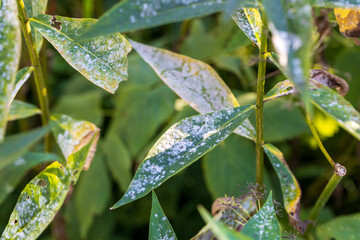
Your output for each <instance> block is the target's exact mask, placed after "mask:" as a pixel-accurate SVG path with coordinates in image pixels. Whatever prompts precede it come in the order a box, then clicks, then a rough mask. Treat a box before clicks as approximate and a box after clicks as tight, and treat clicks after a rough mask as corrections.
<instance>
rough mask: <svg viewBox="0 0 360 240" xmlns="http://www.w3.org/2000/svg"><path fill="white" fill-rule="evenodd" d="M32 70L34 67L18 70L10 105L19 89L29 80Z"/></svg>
mask: <svg viewBox="0 0 360 240" xmlns="http://www.w3.org/2000/svg"><path fill="white" fill-rule="evenodd" d="M33 70H34V67H24V68H23V69H21V70H19V71H18V72H17V74H16V80H15V87H14V89H13V92H12V93H11V98H10V103H9V104H11V101H13V100H14V98H15V96H16V94H17V93H18V92H19V90H20V88H21V87H22V85H24V83H25V82H26V81H27V80H28V79H29V77H30V74H31V72H32V71H33Z"/></svg>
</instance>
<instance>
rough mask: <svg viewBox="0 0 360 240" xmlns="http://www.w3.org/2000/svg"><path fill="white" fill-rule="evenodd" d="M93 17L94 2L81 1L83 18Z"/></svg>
mask: <svg viewBox="0 0 360 240" xmlns="http://www.w3.org/2000/svg"><path fill="white" fill-rule="evenodd" d="M93 15H94V0H83V17H84V18H91V17H93Z"/></svg>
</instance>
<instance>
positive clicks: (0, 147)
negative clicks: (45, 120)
mask: <svg viewBox="0 0 360 240" xmlns="http://www.w3.org/2000/svg"><path fill="white" fill-rule="evenodd" d="M50 129H51V126H50V125H48V126H46V127H42V128H39V129H36V130H32V131H29V132H25V133H21V134H17V135H13V136H11V137H8V138H6V139H5V141H4V142H3V143H1V144H0V169H1V168H3V167H4V166H6V165H8V164H11V163H12V162H14V161H16V160H17V159H18V158H19V157H21V156H22V155H23V154H25V153H26V152H27V151H28V149H29V148H30V147H31V146H33V145H34V144H35V143H37V142H38V141H39V140H40V139H41V138H43V137H44V135H45V134H46V133H47V132H48V131H49V130H50Z"/></svg>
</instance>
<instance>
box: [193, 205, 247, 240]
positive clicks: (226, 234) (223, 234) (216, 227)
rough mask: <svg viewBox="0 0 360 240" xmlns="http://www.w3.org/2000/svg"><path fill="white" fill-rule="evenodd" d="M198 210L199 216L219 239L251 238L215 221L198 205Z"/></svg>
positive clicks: (244, 239)
mask: <svg viewBox="0 0 360 240" xmlns="http://www.w3.org/2000/svg"><path fill="white" fill-rule="evenodd" d="M198 210H199V212H200V215H201V217H202V218H203V219H204V221H205V222H207V223H208V224H209V226H210V228H211V230H212V231H213V232H214V233H215V235H216V237H217V238H218V239H221V240H251V239H253V238H251V237H249V236H247V235H245V234H243V233H242V232H235V231H232V230H230V229H229V228H227V227H226V226H224V225H223V224H221V223H220V222H218V221H215V220H214V219H213V218H212V217H211V215H210V213H208V211H207V210H206V209H205V208H204V207H203V206H199V207H198ZM211 239H212V238H211Z"/></svg>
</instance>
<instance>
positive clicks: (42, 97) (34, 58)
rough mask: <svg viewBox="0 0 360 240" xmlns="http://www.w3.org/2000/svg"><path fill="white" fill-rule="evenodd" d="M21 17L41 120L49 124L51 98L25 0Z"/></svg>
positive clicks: (20, 0) (20, 7)
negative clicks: (48, 93)
mask: <svg viewBox="0 0 360 240" xmlns="http://www.w3.org/2000/svg"><path fill="white" fill-rule="evenodd" d="M17 5H18V11H19V19H20V26H21V30H22V33H23V35H24V39H25V43H26V46H27V48H28V52H29V55H30V61H31V64H32V65H33V66H34V68H35V69H34V79H35V86H36V92H37V96H38V100H39V104H40V108H41V113H42V114H41V121H42V124H43V125H46V124H48V122H49V116H50V114H49V100H48V96H47V90H46V86H45V80H44V75H43V71H42V67H41V63H40V60H39V54H38V52H37V49H36V45H35V43H34V40H33V38H32V35H31V27H30V22H29V19H28V17H27V14H26V11H25V5H24V2H23V0H17ZM45 151H47V152H49V151H50V135H46V137H45Z"/></svg>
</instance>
